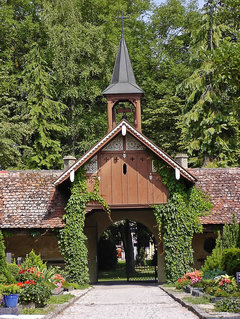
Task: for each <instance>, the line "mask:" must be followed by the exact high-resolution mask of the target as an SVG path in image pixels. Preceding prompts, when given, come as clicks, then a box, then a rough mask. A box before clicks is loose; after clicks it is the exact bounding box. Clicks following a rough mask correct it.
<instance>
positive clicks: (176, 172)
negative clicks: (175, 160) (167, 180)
mask: <svg viewBox="0 0 240 319" xmlns="http://www.w3.org/2000/svg"><path fill="white" fill-rule="evenodd" d="M175 178H176V180H179V179H180V170H179V169H178V168H177V167H176V168H175Z"/></svg>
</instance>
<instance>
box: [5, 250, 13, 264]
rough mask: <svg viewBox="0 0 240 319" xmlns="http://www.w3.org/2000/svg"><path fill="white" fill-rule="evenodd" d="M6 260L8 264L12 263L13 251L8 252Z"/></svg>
mask: <svg viewBox="0 0 240 319" xmlns="http://www.w3.org/2000/svg"><path fill="white" fill-rule="evenodd" d="M6 260H7V263H8V264H11V262H12V254H11V253H6Z"/></svg>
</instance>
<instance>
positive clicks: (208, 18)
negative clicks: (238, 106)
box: [180, 0, 239, 166]
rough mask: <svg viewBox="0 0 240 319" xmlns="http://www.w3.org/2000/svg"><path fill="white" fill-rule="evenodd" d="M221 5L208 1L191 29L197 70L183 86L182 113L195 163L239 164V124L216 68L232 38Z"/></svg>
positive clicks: (186, 142) (184, 141)
mask: <svg viewBox="0 0 240 319" xmlns="http://www.w3.org/2000/svg"><path fill="white" fill-rule="evenodd" d="M220 6H221V4H219V2H218V1H216V0H208V1H206V5H205V7H204V13H203V15H202V22H201V24H200V26H199V28H197V29H196V30H194V31H193V32H192V42H191V61H192V64H193V65H195V70H194V72H193V73H192V75H191V76H190V77H188V78H187V79H185V80H184V81H183V82H182V84H181V86H180V88H181V89H183V88H184V89H185V92H186V93H187V101H186V107H185V109H184V112H183V113H184V114H183V116H182V123H181V129H182V146H183V147H184V148H185V149H187V151H188V153H189V155H190V157H191V161H192V163H193V164H194V165H196V166H199V165H200V166H201V165H209V162H211V163H214V165H218V166H224V165H225V166H226V165H236V163H237V144H238V139H239V124H238V121H237V118H236V110H235V109H234V106H233V105H232V103H229V98H230V97H229V92H230V91H231V88H230V87H229V86H228V85H227V86H226V81H225V79H224V77H223V76H222V74H219V72H217V70H216V68H217V67H216V60H215V55H216V54H217V53H218V52H219V50H221V47H222V45H223V42H224V40H225V41H229V37H228V36H229V34H230V32H231V30H230V28H229V26H228V25H226V24H224V23H223V22H222V21H221V19H219V10H220V9H219V8H220Z"/></svg>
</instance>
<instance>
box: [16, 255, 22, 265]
mask: <svg viewBox="0 0 240 319" xmlns="http://www.w3.org/2000/svg"><path fill="white" fill-rule="evenodd" d="M22 263H23V258H22V257H18V258H17V264H18V265H21V264H22Z"/></svg>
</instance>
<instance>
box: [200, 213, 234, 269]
mask: <svg viewBox="0 0 240 319" xmlns="http://www.w3.org/2000/svg"><path fill="white" fill-rule="evenodd" d="M238 245H239V225H237V223H236V216H235V214H233V220H232V224H230V225H228V224H225V225H224V226H223V232H222V236H221V233H220V231H219V232H218V238H217V241H216V247H215V248H214V249H213V251H212V254H211V256H208V257H207V259H206V260H205V262H204V265H203V267H202V268H201V270H202V272H203V274H204V273H205V272H206V271H208V270H214V269H217V268H220V269H223V270H226V268H225V267H226V266H227V264H225V263H224V267H223V264H222V256H223V249H228V248H235V247H237V246H238ZM230 254H231V253H230ZM226 263H227V261H226ZM237 264H238V261H237V260H236V264H234V265H235V266H236V267H237ZM235 266H233V268H234V267H235ZM227 267H229V268H228V269H229V270H230V271H233V268H231V266H230V264H228V266H227Z"/></svg>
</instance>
